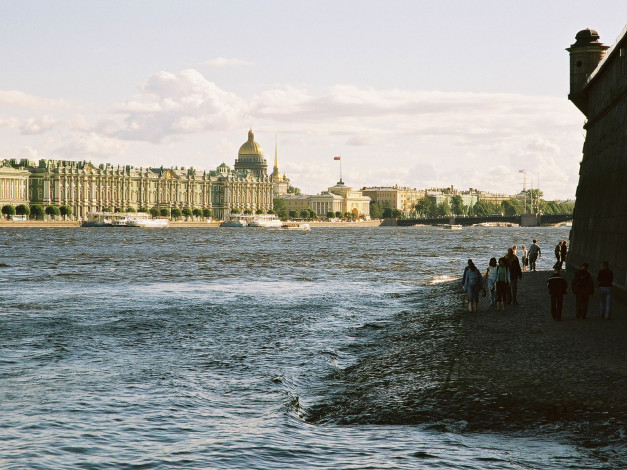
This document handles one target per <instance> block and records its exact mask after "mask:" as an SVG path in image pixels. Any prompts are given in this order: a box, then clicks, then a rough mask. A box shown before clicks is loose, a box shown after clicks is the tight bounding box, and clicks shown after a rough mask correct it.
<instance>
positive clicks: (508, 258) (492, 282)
mask: <svg viewBox="0 0 627 470" xmlns="http://www.w3.org/2000/svg"><path fill="white" fill-rule="evenodd" d="M534 247H535V249H534ZM517 249H518V247H517V246H516V245H514V246H513V247H511V248H508V249H507V253H506V254H505V255H504V256H502V257H501V258H499V259H498V261H497V259H496V258H490V262H489V263H488V268H487V269H486V271H485V273H484V274H482V273H481V271H479V269H478V268H477V266H475V263H474V262H473V261H472V260H471V259H469V260H468V265H467V266H466V268H465V269H464V274H463V275H462V286H463V287H464V291H465V292H466V294H467V296H468V311H469V312H476V311H477V310H478V307H479V293H482V295H483V296H484V297H485V296H486V295H487V293H488V292H489V293H490V305H494V304H496V309H497V310H499V311H500V310H505V305H506V304H517V303H518V281H519V280H520V279H522V273H523V271H526V270H527V266H529V267H530V269H532V270H533V271H535V270H536V260H537V258H538V256H539V255H540V247H539V246H538V245H537V242H536V240H535V239H534V240H533V245H531V247H530V249H529V251H527V248H526V247H525V246H524V245H523V246H522V249H521V253H520V254H521V256H522V259H523V262H522V265H521V263H520V260H519V259H518V252H517ZM532 250H533V251H532Z"/></svg>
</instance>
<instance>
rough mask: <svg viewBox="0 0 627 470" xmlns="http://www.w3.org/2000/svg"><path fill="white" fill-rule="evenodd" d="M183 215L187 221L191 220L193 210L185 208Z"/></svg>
mask: <svg viewBox="0 0 627 470" xmlns="http://www.w3.org/2000/svg"><path fill="white" fill-rule="evenodd" d="M181 213H182V214H183V216H184V217H185V220H187V219H189V218H190V217H191V216H192V210H191V209H190V208H189V207H185V208H184V209H183V210H182V211H181Z"/></svg>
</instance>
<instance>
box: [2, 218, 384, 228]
mask: <svg viewBox="0 0 627 470" xmlns="http://www.w3.org/2000/svg"><path fill="white" fill-rule="evenodd" d="M308 223H309V225H311V226H312V227H351V228H352V227H378V226H379V225H381V220H367V221H363V220H362V221H359V222H317V221H312V222H308ZM80 226H81V221H80V220H25V221H17V220H6V219H2V220H0V228H4V227H14V228H20V227H80ZM219 226H220V221H219V220H218V221H213V220H212V221H195V220H177V221H170V227H196V228H208V227H219Z"/></svg>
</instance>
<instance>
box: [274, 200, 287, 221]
mask: <svg viewBox="0 0 627 470" xmlns="http://www.w3.org/2000/svg"><path fill="white" fill-rule="evenodd" d="M272 207H273V210H274V213H275V214H276V215H277V217H278V218H279V219H281V220H285V219H287V206H286V205H285V199H283V198H282V197H278V196H277V197H275V198H274V199H273V200H272Z"/></svg>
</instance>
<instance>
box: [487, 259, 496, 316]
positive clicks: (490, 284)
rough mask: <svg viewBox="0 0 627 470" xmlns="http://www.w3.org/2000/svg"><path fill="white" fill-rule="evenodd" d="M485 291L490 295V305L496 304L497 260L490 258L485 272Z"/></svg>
mask: <svg viewBox="0 0 627 470" xmlns="http://www.w3.org/2000/svg"><path fill="white" fill-rule="evenodd" d="M485 289H486V290H487V291H488V292H489V293H490V305H493V304H494V303H495V302H496V258H490V263H489V264H488V269H487V270H486V272H485Z"/></svg>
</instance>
